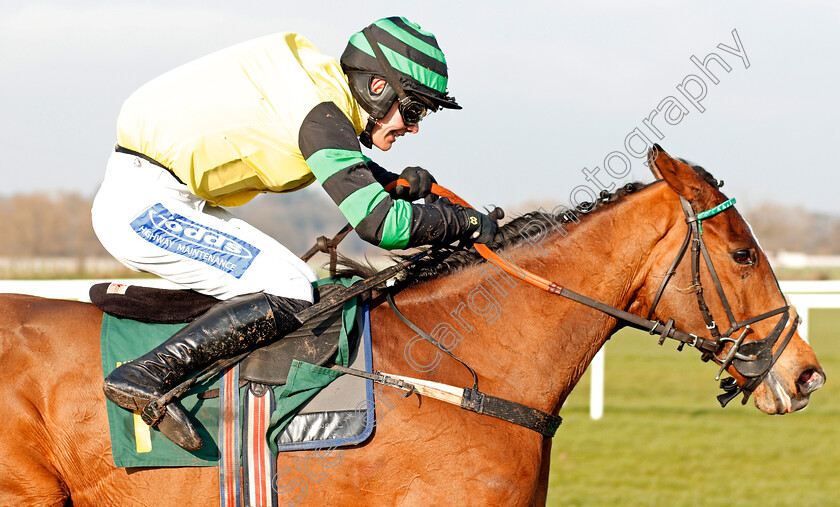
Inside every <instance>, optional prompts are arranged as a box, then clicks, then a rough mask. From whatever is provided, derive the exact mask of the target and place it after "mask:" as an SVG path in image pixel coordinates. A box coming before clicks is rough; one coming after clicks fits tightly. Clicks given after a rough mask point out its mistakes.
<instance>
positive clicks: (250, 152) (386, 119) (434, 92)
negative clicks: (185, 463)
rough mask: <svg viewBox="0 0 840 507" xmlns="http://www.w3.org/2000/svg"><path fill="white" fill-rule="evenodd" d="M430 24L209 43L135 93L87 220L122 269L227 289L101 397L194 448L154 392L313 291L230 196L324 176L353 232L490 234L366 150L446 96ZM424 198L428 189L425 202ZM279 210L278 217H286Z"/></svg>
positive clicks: (190, 435) (403, 236) (175, 412)
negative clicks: (324, 37) (329, 38)
mask: <svg viewBox="0 0 840 507" xmlns="http://www.w3.org/2000/svg"><path fill="white" fill-rule="evenodd" d="M446 88H447V66H446V60H445V59H444V55H443V52H441V50H440V48H439V47H438V44H437V40H436V39H435V37H434V35H432V34H431V33H429V32H427V31H424V30H423V29H421V28H420V26H418V25H416V24H414V23H412V22H410V21H408V20H406V19H405V18H401V17H391V18H386V19H380V20H379V21H376V22H375V23H373V24H371V25H370V26H368V27H367V28H365V29H364V30H362V31H361V32H358V33H356V34H354V35H353V36H352V37H351V38H350V42H349V43H348V45H347V48H346V50H345V51H344V54H343V55H342V57H341V63H340V65H339V62H337V61H336V60H335V59H334V58H331V57H327V56H324V55H322V54H321V53H319V52H318V50H317V49H315V47H314V46H313V45H312V44H311V43H310V42H309V41H308V40H307V39H305V38H304V37H302V36H300V35H298V34H296V33H279V34H275V35H269V36H266V37H262V38H259V39H255V40H252V41H248V42H244V43H241V44H238V45H236V46H233V47H230V48H227V49H224V50H222V51H219V52H217V53H213V54H211V55H209V56H205V57H203V58H200V59H198V60H195V61H193V62H191V63H187V64H186V65H183V66H181V67H178V68H176V69H174V70H172V71H169V72H167V73H165V74H163V75H161V76H159V77H157V78H156V79H154V80H152V81H150V82H149V83H147V84H145V85H144V86H142V87H140V88H139V89H138V90H136V91H135V92H134V93H133V94H132V95H131V96H130V97H129V98H128V99H127V100H126V101H125V103H124V104H123V106H122V109H121V111H120V114H119V118H118V120H117V146H116V150H115V152H114V153H112V154H111V157H110V159H109V160H108V165H107V169H106V172H105V178H104V181H103V183H102V186H101V188H100V189H99V191H98V193H97V195H96V198H95V199H94V203H93V209H92V212H91V214H92V221H93V227H94V231H95V232H96V235H97V237H98V238H99V240H100V241H101V242H102V245H103V246H104V247H105V249H106V250H108V252H109V253H110V254H111V255H113V256H114V257H115V258H116V259H118V260H119V261H120V262H121V263H123V264H125V265H126V266H127V267H129V268H131V269H133V270H136V271H144V272H148V273H153V274H155V275H158V276H160V277H162V278H165V279H167V280H171V281H173V282H175V283H177V284H179V285H180V286H182V287H184V288H188V289H193V290H195V291H197V292H200V293H203V294H207V295H210V296H213V297H215V298H217V299H219V300H220V301H219V303H217V304H216V306H214V307H213V308H211V309H210V310H209V311H208V312H207V313H205V314H204V315H202V316H201V317H199V318H198V319H196V320H195V321H193V322H192V323H190V324H188V325H187V326H186V327H184V328H183V329H181V330H180V331H178V332H177V333H176V334H175V335H173V336H172V337H171V338H169V339H168V340H167V341H166V342H164V343H163V344H161V345H160V346H158V347H157V348H155V349H154V350H152V351H151V352H149V353H147V354H145V355H143V356H142V357H140V358H138V359H135V360H134V361H130V362H128V363H125V364H123V365H121V366H120V367H118V368H117V369H116V370H114V371H113V372H112V373H111V374H110V375H109V376H108V378H106V379H105V384H104V391H105V395H106V396H107V397H108V399H110V400H111V401H113V402H114V403H116V404H117V405H119V406H121V407H123V408H126V409H129V410H141V411H142V415H143V419H144V420H145V421H146V422H147V423H150V424H152V425H155V424H157V426H158V428H159V429H160V430H161V432H162V433H163V434H164V435H166V436H167V437H168V438H169V439H171V440H172V441H173V442H175V443H176V444H178V445H180V446H181V447H183V448H185V449H190V450H195V449H198V448H200V447H201V444H202V442H201V438H200V437H199V435H198V433H197V432H196V430H195V428H194V426H193V424H192V423H191V421H190V419H189V417H188V416H187V414H186V413H185V412H184V410H183V409H182V408H181V407H180V406H179V404H178V403H177V401H176V402H172V403H170V404H168V405H167V406H166V408H165V410H164V411H163V412H164V413H162V414H161V413H156V412H155V409H154V407H155V405H151V404H150V403H149V401H150V400H153V399H157V398H158V397H160V396H161V395H163V394H164V393H166V392H167V391H169V390H170V389H172V388H173V387H174V386H176V385H178V384H180V383H181V382H183V381H184V380H186V379H187V378H188V377H189V376H191V374H193V373H194V372H196V371H198V370H200V369H202V368H203V367H205V366H207V365H209V364H211V363H213V362H215V361H216V360H218V359H222V358H226V357H232V356H235V355H238V354H240V353H242V352H245V351H248V350H252V349H255V348H258V347H261V346H263V345H266V344H267V343H269V342H271V341H273V340H275V339H277V338H280V337H283V336H285V335H286V334H288V333H289V332H291V331H293V330H294V329H295V328H296V327H297V325H298V324H297V321H296V320H295V318H294V314H295V313H297V312H299V311H301V310H303V309H305V308H306V307H308V306H310V305H311V304H312V302H313V289H312V282H313V281H314V280H316V278H317V275H316V274H315V273H314V272H313V271H312V269H310V268H309V267H308V266H307V265H306V264H305V263H304V262H303V261H301V260H300V259H298V258H297V257H296V256H295V255H294V254H293V253H292V252H290V251H289V250H288V249H286V248H285V247H284V246H282V245H281V244H280V243H278V242H277V241H276V240H274V239H273V238H271V237H269V236H268V235H266V234H264V233H262V232H261V231H259V230H258V229H256V228H254V227H253V226H251V225H249V224H247V223H245V222H244V221H242V220H240V219H237V218H236V217H234V216H233V215H232V214H230V213H229V212H228V211H226V210H225V209H224V208H225V207H229V206H239V205H242V204H245V203H247V202H248V201H250V200H251V199H253V198H254V197H255V196H256V195H257V194H259V193H262V192H272V193H282V192H293V191H295V190H299V189H301V188H303V187H305V186H307V185H309V184H311V183H312V182H314V181H315V180H318V181H319V182H320V183H321V185H323V187H324V190H326V191H327V193H328V194H329V196H330V197H331V198H332V199H333V200H334V201H335V203H336V204H337V205H338V207H339V209H340V210H341V212H342V213H343V214H344V215H345V216H346V217H347V219H348V221H349V222H350V224H351V225H352V226H353V227H354V228H355V229H356V232H357V233H358V235H359V236H360V237H361V238H362V239H364V240H365V241H368V242H370V243H372V244H374V245H377V246H379V247H381V248H384V249H389V250H390V249H404V248H410V247H414V246H419V245H446V244H450V243H452V242H454V241H456V240H467V241H478V242H481V243H488V242H490V241H491V240H492V239H493V237H494V235H495V231H496V224H495V222H494V221H493V220H492V219H491V218H489V217H488V216H487V215H485V214H483V213H480V212H477V211H475V210H472V209H468V208H464V207H462V206H459V205H457V204H453V203H451V202H449V201H448V200H447V199H439V200H437V201H435V202H433V203H427V204H413V203H412V202H411V201H414V200H417V199H420V198H424V197H427V196H428V195H429V193H430V189H431V183H432V182H433V181H434V179H433V178H432V177H431V175H430V174H429V173H428V171H426V170H424V169H422V168H419V167H409V168H406V169H405V170H404V171H403V172H402V174H401V175H400V176H399V177H402V178H404V179H406V180H407V181H408V182H409V184H410V187H404V186H397V187H396V188H395V189H394V190H393V191H392V192H391V194H389V193H387V192H386V191H385V190H384V188H383V186H384V185H386V184H387V183H389V182H391V181H393V180H395V179H397V178H398V176H397V175H396V174H394V173H391V172H388V171H386V170H385V169H383V168H382V167H380V166H378V165H377V164H375V163H374V162H373V161H372V160H371V159H369V158H368V157H366V156H365V155H363V154H362V152H361V147H360V143H361V144H363V145H365V146H366V147H367V148H371V147H372V146H376V147H377V148H379V149H380V150H382V151H387V150H389V149H390V148H391V146H392V145H393V143H394V142H395V141H396V139H397V138H398V137H400V136H403V135H405V134H407V133H410V134H416V133H417V132H418V131H419V122H420V120H422V119H423V118H424V116H426V114H427V113H429V112H433V111H436V110H438V109H439V108H448V109H461V107H460V106H459V105H458V104H457V103H456V102H455V99H454V98H452V97H451V96H449V95H448V93H447V90H446ZM427 201H428V199H427ZM281 219H282V218H281Z"/></svg>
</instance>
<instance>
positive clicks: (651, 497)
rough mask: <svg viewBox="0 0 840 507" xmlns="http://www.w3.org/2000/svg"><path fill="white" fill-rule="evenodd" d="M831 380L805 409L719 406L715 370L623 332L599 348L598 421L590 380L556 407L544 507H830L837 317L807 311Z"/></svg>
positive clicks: (837, 488)
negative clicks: (557, 422) (601, 389)
mask: <svg viewBox="0 0 840 507" xmlns="http://www.w3.org/2000/svg"><path fill="white" fill-rule="evenodd" d="M811 312H812V313H811V315H810V317H811V319H810V322H811V324H810V332H809V337H810V339H811V344H812V346H813V347H814V350H815V351H816V353H817V357H818V358H819V359H820V362H821V364H822V365H823V367H824V368H825V370H826V372H827V375H826V376H827V378H828V383H827V384H826V385H825V386H824V387H823V388H822V389H820V390H819V391H817V392H815V393H814V394H813V395H812V396H811V404H810V405H809V406H808V407H807V408H806V409H805V410H804V411H800V412H797V413H794V414H790V415H785V416H768V415H765V414H763V413H761V412H759V411H758V409H756V408H755V406H754V405H753V403H752V399H750V401H749V402H748V404H747V405H746V406H742V405H741V404H740V399H741V398H740V397H739V398H737V399H736V400H733V401H732V402H731V403H730V404H729V406H728V407H727V408H726V409H721V408H720V405H719V404H718V402H717V400H716V399H715V396H716V395H717V394H718V393H720V392H721V391H720V390H719V389H718V388H717V383H716V382H715V381H714V380H713V377H714V375H715V373H716V372H717V369H716V368H715V367H714V365H712V364H711V363H703V362H701V361H700V359H699V354H697V353H696V352H693V351H689V350H688V349H686V350H685V351H684V352H682V353H678V352H677V351H676V350H674V345H673V344H666V345H665V346H663V347H658V346H657V345H656V338H654V337H651V336H650V335H647V334H646V333H637V332H635V331H624V332H622V333H619V334H618V335H616V336H615V337H614V338H613V339H612V340H611V341H610V342H609V343H608V344H607V349H606V351H607V354H606V375H605V383H606V392H605V409H604V417H603V418H602V419H601V420H600V421H593V420H591V419H590V418H589V374H586V375H584V378H583V380H582V381H581V383H580V384H579V385H578V386H577V388H576V389H575V391H574V392H573V393H572V396H571V397H570V398H569V399H568V400H567V402H566V405H565V406H564V407H563V409H562V410H561V412H560V415H561V416H563V418H564V421H563V425H562V426H561V427H560V430H559V431H558V433H557V436H556V437H555V438H554V444H553V448H552V463H551V475H550V478H549V491H548V505H552V506H554V505H633V506H636V505H668V506H679V505H686V506H688V505H691V506H694V505H760V506H761V507H769V506H775V505H780V506H781V505H797V506H808V505H836V502H837V494H838V492H840V409H839V408H838V403H837V400H838V399H839V398H840V381H838V377H837V376H836V374H834V375H833V374H832V373H833V372H837V371H840V336H838V329H840V310H812V311H811Z"/></svg>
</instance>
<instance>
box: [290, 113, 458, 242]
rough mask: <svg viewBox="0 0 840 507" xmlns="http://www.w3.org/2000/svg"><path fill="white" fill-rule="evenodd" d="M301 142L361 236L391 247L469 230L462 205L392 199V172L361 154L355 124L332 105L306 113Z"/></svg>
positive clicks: (319, 176)
mask: <svg viewBox="0 0 840 507" xmlns="http://www.w3.org/2000/svg"><path fill="white" fill-rule="evenodd" d="M299 146H300V151H301V154H303V157H304V159H306V163H307V165H309V168H310V170H311V171H312V174H314V175H315V178H317V179H318V181H320V182H321V185H323V187H324V190H326V191H327V194H329V196H330V197H331V198H332V200H333V201H335V203H336V204H337V205H338V208H339V209H340V210H341V212H342V213H343V214H344V216H345V217H347V220H348V221H349V222H350V225H352V226H353V227H354V228H355V229H356V233H357V234H358V235H359V237H361V238H362V239H363V240H365V241H367V242H369V243H372V244H374V245H377V246H379V247H381V248H385V249H387V250H394V249H401V248H409V247H413V246H418V245H429V244H449V243H451V242H453V241H455V240H457V239H461V238H463V237H465V236H467V235H468V233H469V232H470V226H469V221H468V217H467V216H466V215H465V213H464V212H463V211H462V208H461V207H460V206H458V205H456V204H452V203H449V202H448V201H446V200H445V199H441V200H439V201H438V202H436V203H435V204H433V205H424V204H412V203H410V202H407V201H404V200H401V199H392V198H391V196H389V195H388V193H387V192H386V191H385V189H384V188H383V186H382V183H384V182H387V181H390V180H391V179H393V177H395V176H396V175H393V173H388V172H387V171H385V170H384V169H382V168H381V167H379V166H378V165H376V164H374V163H373V162H372V161H371V160H370V159H369V158H368V157H366V156H364V155H362V152H361V146H360V144H359V140H358V138H357V137H356V132H355V130H354V129H353V124H352V123H351V122H350V120H349V119H348V118H347V117H346V116H345V115H344V113H342V112H341V110H340V109H339V108H338V106H336V105H335V104H334V103H332V102H323V103H321V104H318V105H317V106H315V107H314V108H313V109H312V111H310V112H309V114H308V115H307V116H306V118H305V119H304V121H303V123H302V124H301V126H300V133H299ZM441 201H443V202H441Z"/></svg>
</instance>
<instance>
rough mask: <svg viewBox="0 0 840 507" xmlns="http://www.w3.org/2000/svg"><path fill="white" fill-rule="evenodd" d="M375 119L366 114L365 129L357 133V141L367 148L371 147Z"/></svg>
mask: <svg viewBox="0 0 840 507" xmlns="http://www.w3.org/2000/svg"><path fill="white" fill-rule="evenodd" d="M377 121H378V120H377V119H376V118H374V117H373V116H368V119H367V124H366V125H365V130H364V131H363V132H362V133H361V134H359V142H360V143H362V146H364V147H365V148H367V149H371V148H373V127H375V126H376V122H377Z"/></svg>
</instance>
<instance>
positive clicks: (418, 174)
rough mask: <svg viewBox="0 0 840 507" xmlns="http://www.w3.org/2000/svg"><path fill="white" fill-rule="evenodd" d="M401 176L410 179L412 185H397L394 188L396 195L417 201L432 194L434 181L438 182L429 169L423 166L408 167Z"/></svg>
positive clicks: (409, 182)
mask: <svg viewBox="0 0 840 507" xmlns="http://www.w3.org/2000/svg"><path fill="white" fill-rule="evenodd" d="M400 178H402V179H404V180H406V181H408V184H409V185H410V187H405V186H403V185H397V186H396V187H395V188H394V196H396V197H397V198H399V199H403V200H406V201H416V200H417V199H422V198H424V197H426V196H430V195H432V194H431V192H432V183H437V181H435V178H434V177H433V176H432V175H431V174H429V171H427V170H425V169H423V168H422V167H406V168H405V169H403V172H402V174H400ZM427 201H428V199H427Z"/></svg>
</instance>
